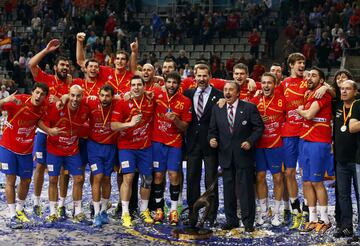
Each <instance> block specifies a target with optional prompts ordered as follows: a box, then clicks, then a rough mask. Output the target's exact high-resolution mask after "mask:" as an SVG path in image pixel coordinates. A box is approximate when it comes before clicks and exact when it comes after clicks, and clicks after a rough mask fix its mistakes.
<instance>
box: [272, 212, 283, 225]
mask: <svg viewBox="0 0 360 246" xmlns="http://www.w3.org/2000/svg"><path fill="white" fill-rule="evenodd" d="M281 224H282V223H281V216H280V214H274V216H273V218H272V220H271V225H273V226H280V225H281Z"/></svg>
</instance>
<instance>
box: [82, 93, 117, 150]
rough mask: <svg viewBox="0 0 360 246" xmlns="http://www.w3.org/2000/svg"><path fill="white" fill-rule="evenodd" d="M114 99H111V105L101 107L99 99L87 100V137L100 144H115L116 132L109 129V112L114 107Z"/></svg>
mask: <svg viewBox="0 0 360 246" xmlns="http://www.w3.org/2000/svg"><path fill="white" fill-rule="evenodd" d="M115 104H116V101H115V100H113V101H112V103H111V105H109V106H108V107H106V108H103V107H102V105H101V103H100V100H99V99H98V98H96V99H95V100H88V101H87V105H88V107H89V123H90V134H89V138H90V139H91V140H93V141H95V142H97V143H101V144H116V142H117V138H118V132H113V131H112V130H111V112H112V111H113V110H114V108H115Z"/></svg>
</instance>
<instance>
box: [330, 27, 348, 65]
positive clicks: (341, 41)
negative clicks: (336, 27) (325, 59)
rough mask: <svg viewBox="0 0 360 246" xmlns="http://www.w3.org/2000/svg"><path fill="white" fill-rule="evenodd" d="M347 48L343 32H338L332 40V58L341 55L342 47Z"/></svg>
mask: <svg viewBox="0 0 360 246" xmlns="http://www.w3.org/2000/svg"><path fill="white" fill-rule="evenodd" d="M346 48H349V43H348V42H347V40H346V37H345V34H344V33H343V32H339V36H338V37H337V38H336V39H335V40H334V42H333V52H334V59H335V60H336V59H338V58H339V57H341V56H342V54H343V51H344V49H346Z"/></svg>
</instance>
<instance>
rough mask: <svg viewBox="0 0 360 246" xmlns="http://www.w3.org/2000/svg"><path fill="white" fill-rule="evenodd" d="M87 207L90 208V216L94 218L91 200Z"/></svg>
mask: <svg viewBox="0 0 360 246" xmlns="http://www.w3.org/2000/svg"><path fill="white" fill-rule="evenodd" d="M89 209H90V218H91V219H94V215H95V209H94V204H93V203H92V202H90V204H89Z"/></svg>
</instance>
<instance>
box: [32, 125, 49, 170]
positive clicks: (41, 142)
mask: <svg viewBox="0 0 360 246" xmlns="http://www.w3.org/2000/svg"><path fill="white" fill-rule="evenodd" d="M46 138H47V135H46V134H45V133H43V132H37V133H36V135H35V140H34V148H33V152H32V154H33V160H34V162H36V163H39V164H42V165H46Z"/></svg>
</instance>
